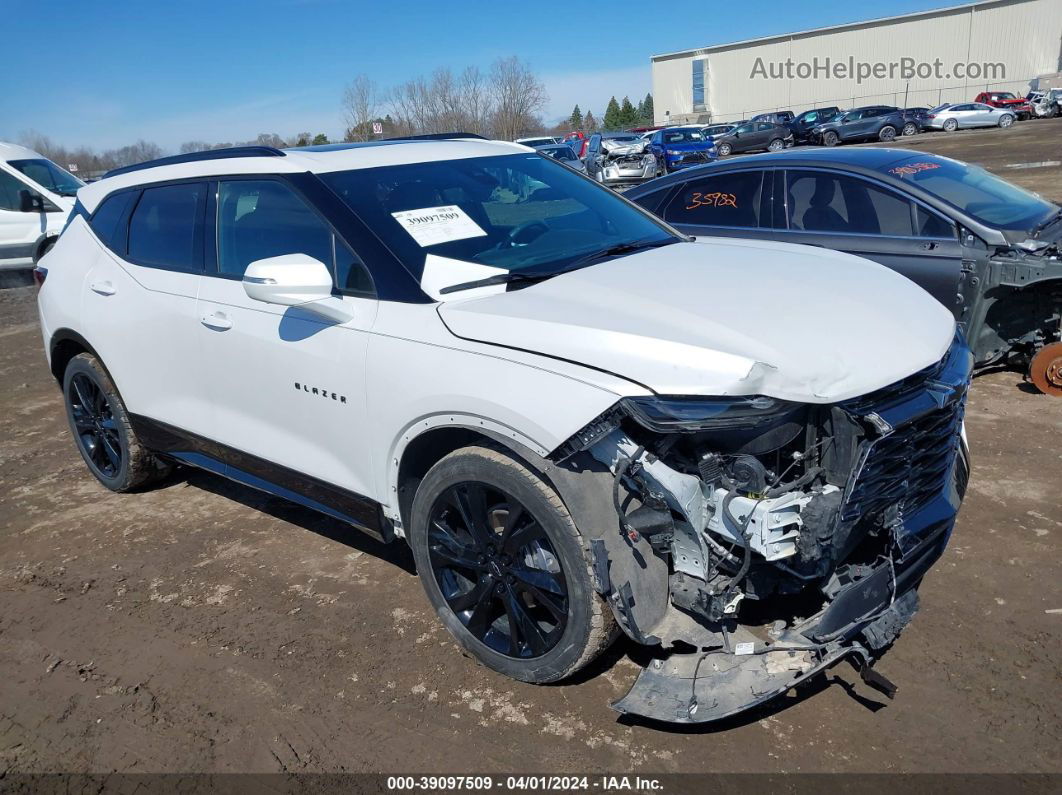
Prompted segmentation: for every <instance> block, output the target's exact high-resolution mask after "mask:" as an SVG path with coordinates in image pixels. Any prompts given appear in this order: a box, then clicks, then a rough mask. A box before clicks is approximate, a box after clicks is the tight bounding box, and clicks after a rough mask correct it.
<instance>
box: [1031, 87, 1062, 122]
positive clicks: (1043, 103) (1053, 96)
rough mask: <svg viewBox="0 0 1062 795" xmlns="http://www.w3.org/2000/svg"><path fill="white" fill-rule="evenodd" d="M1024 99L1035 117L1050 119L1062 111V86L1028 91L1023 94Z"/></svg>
mask: <svg viewBox="0 0 1062 795" xmlns="http://www.w3.org/2000/svg"><path fill="white" fill-rule="evenodd" d="M1025 101H1026V102H1028V103H1029V107H1030V108H1032V115H1033V117H1034V118H1037V119H1050V118H1053V117H1055V116H1057V115H1058V114H1059V113H1062V108H1060V106H1062V88H1052V89H1051V90H1050V91H1030V92H1029V93H1028V94H1026V95H1025Z"/></svg>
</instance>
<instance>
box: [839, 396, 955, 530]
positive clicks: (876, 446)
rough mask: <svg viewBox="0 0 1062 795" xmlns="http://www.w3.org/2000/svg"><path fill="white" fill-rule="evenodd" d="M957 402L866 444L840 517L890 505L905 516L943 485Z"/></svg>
mask: <svg viewBox="0 0 1062 795" xmlns="http://www.w3.org/2000/svg"><path fill="white" fill-rule="evenodd" d="M962 415H963V402H962V400H955V401H954V402H952V403H950V404H949V405H946V406H944V407H943V408H939V409H936V410H934V411H930V412H928V413H926V414H923V415H922V416H920V417H918V418H916V419H913V420H911V421H910V422H907V423H905V424H903V425H901V426H899V427H897V428H896V429H895V430H893V432H892V433H890V434H889V435H887V436H884V437H882V438H880V439H877V440H875V441H873V442H869V443H868V444H869V448H868V450H867V452H866V456H865V458H864V460H863V466H862V467H861V469H860V471H859V475H858V477H857V479H856V481H855V484H854V486H853V487H852V489H851V491H850V493H849V496H848V499H847V500H846V501H845V505H844V508H843V509H842V512H841V518H842V519H843V520H845V521H855V520H857V519H860V518H862V517H866V516H873V515H876V514H882V513H884V512H886V511H887V510H888V509H889V508H890V507H891V506H893V505H896V506H898V507H899V508H900V511H901V513H906V514H911V513H914V512H915V511H917V510H919V509H920V508H922V507H923V506H925V505H926V504H927V503H928V502H929V501H930V500H931V499H933V497H935V496H936V495H937V494H940V493H941V491H943V490H944V488H945V487H946V486H947V478H948V474H949V473H950V471H951V466H952V463H953V462H954V461H955V454H956V451H957V449H958V443H959V429H960V425H961V423H962Z"/></svg>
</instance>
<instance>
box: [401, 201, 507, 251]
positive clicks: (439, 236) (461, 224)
mask: <svg viewBox="0 0 1062 795" xmlns="http://www.w3.org/2000/svg"><path fill="white" fill-rule="evenodd" d="M391 217H392V218H394V219H395V220H396V221H398V223H400V224H402V228H403V229H405V230H406V231H407V232H409V234H410V236H412V238H413V239H414V240H416V241H417V243H418V244H419V245H420V247H421V248H427V247H428V246H436V245H438V244H439V243H449V242H450V241H451V240H465V239H466V238H470V237H483V236H484V235H486V234H487V233H486V232H484V231H483V229H482V228H481V227H480V225H479V224H477V223H476V222H475V221H473V220H472V219H471V218H469V216H468V214H467V213H466V212H465V211H464V210H462V209H461V208H460V207H458V206H457V205H456V204H447V205H445V206H443V207H424V208H423V209H420V210H403V211H402V212H398V213H391Z"/></svg>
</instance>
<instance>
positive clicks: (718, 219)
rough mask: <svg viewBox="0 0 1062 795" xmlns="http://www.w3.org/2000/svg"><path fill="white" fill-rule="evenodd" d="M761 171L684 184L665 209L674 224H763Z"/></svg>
mask: <svg viewBox="0 0 1062 795" xmlns="http://www.w3.org/2000/svg"><path fill="white" fill-rule="evenodd" d="M763 174H764V172H762V171H746V172H739V173H733V174H719V175H717V176H713V177H706V178H704V179H695V180H690V181H689V182H687V183H685V184H684V185H683V186H682V188H681V189H680V190H679V192H678V193H677V194H675V196H674V198H672V199H671V201H670V202H669V203H668V205H667V209H666V210H665V211H664V218H665V219H666V220H667V221H668V222H669V223H673V224H698V225H705V226H740V227H757V226H760V197H761V194H762V189H763Z"/></svg>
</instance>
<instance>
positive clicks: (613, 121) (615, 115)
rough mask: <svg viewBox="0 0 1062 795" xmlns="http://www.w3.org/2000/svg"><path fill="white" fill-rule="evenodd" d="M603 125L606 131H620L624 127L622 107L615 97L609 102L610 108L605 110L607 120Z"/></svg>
mask: <svg viewBox="0 0 1062 795" xmlns="http://www.w3.org/2000/svg"><path fill="white" fill-rule="evenodd" d="M602 124H603V126H604V128H605V129H606V130H618V129H619V128H620V127H621V126H622V120H621V119H620V106H619V103H618V102H616V98H615V97H612V99H610V100H609V101H608V106H607V107H606V108H605V119H604V122H603V123H602Z"/></svg>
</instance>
